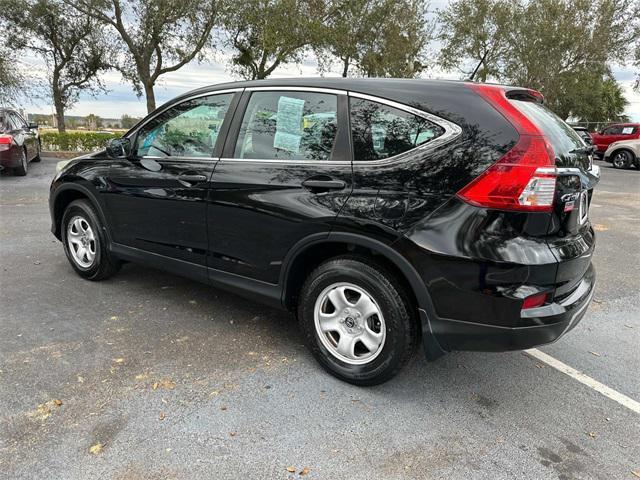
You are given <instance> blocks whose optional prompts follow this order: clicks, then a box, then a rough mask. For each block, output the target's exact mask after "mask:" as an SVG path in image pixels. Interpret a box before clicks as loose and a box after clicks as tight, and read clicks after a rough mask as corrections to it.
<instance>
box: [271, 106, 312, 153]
mask: <svg viewBox="0 0 640 480" xmlns="http://www.w3.org/2000/svg"><path fill="white" fill-rule="evenodd" d="M303 112H304V100H302V99H300V98H291V97H280V99H279V100H278V114H277V116H276V134H275V136H274V137H273V147H274V148H279V149H280V150H286V151H287V152H292V153H298V152H299V151H300V140H301V139H302V114H303Z"/></svg>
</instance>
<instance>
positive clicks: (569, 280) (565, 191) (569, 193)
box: [507, 93, 599, 300]
mask: <svg viewBox="0 0 640 480" xmlns="http://www.w3.org/2000/svg"><path fill="white" fill-rule="evenodd" d="M507 97H511V98H510V101H511V103H512V104H513V105H514V106H515V107H516V108H517V109H518V110H519V111H520V112H522V113H523V114H525V115H526V116H527V118H529V120H531V121H532V122H533V123H534V124H535V125H536V126H537V127H538V128H539V129H540V131H541V132H542V133H543V135H544V136H545V138H546V139H547V140H548V142H549V143H550V145H551V147H552V149H553V152H554V154H555V164H556V169H557V173H556V175H557V178H556V188H555V197H554V205H553V211H552V215H551V222H550V225H549V231H548V235H547V237H546V241H547V244H548V245H549V247H550V248H551V250H552V251H553V253H554V255H555V257H556V258H557V260H558V261H559V262H560V264H559V266H558V275H557V279H556V281H557V290H556V300H559V299H562V298H563V297H566V296H567V295H569V294H570V293H571V292H572V291H573V290H574V289H575V288H576V287H577V286H578V284H579V283H580V281H581V280H582V277H583V276H584V275H585V273H586V272H587V270H588V269H589V268H590V264H591V254H592V252H593V249H594V246H595V237H594V233H593V229H592V227H591V223H590V221H589V207H590V205H591V199H592V197H593V188H594V186H595V185H596V184H597V182H598V180H599V168H598V167H595V169H594V166H593V147H592V146H590V145H587V144H585V142H584V141H583V140H582V138H580V136H579V135H578V134H577V133H576V132H575V131H574V130H573V129H572V128H571V127H570V126H569V125H567V124H566V123H565V122H564V121H562V119H560V118H559V117H558V116H557V115H555V114H554V113H553V112H552V111H551V110H550V109H549V108H547V107H546V106H545V105H544V104H542V103H541V102H540V101H539V100H538V99H536V98H535V97H532V96H529V95H518V94H517V93H516V94H512V95H509V94H507Z"/></svg>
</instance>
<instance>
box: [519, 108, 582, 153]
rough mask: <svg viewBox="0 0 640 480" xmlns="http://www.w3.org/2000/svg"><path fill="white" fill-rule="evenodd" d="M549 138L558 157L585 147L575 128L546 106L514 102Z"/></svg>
mask: <svg viewBox="0 0 640 480" xmlns="http://www.w3.org/2000/svg"><path fill="white" fill-rule="evenodd" d="M512 102H513V104H514V105H516V107H517V108H518V109H519V110H520V111H521V112H522V113H524V114H525V115H526V116H527V118H529V120H531V121H532V122H533V123H534V124H535V125H536V126H537V127H538V128H539V129H540V130H541V131H542V133H543V134H544V135H545V136H546V137H547V140H549V142H550V143H551V146H552V147H553V151H554V152H555V154H556V155H566V154H568V153H571V152H572V151H574V150H576V149H581V148H584V147H585V143H584V141H583V140H582V138H580V135H578V132H576V131H575V130H574V129H573V128H571V127H570V126H569V125H567V124H566V123H565V122H564V121H563V120H562V119H561V118H560V117H558V116H557V115H556V114H555V113H553V112H552V111H551V110H549V109H548V108H547V107H546V106H544V105H541V104H539V103H536V102H528V101H525V100H512Z"/></svg>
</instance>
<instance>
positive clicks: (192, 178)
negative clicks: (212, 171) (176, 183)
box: [178, 173, 207, 183]
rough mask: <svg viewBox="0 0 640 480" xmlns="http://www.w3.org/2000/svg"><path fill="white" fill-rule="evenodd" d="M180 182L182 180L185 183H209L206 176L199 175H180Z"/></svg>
mask: <svg viewBox="0 0 640 480" xmlns="http://www.w3.org/2000/svg"><path fill="white" fill-rule="evenodd" d="M178 180H180V181H181V182H183V183H200V182H206V181H207V176H206V175H197V174H193V175H192V174H186V173H185V174H184V175H178Z"/></svg>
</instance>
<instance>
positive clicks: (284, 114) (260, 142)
mask: <svg viewBox="0 0 640 480" xmlns="http://www.w3.org/2000/svg"><path fill="white" fill-rule="evenodd" d="M337 111H338V98H337V96H336V95H332V94H327V93H316V92H295V91H291V92H285V91H280V92H276V91H274V92H271V91H269V92H254V93H252V94H251V98H250V99H249V104H248V105H247V109H246V111H245V114H244V117H243V119H242V125H241V127H240V131H239V133H238V140H237V142H236V147H235V153H234V157H235V158H246V159H260V160H318V161H323V160H329V159H331V155H332V153H333V148H334V145H335V142H336V134H337V130H338V128H337Z"/></svg>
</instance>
